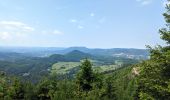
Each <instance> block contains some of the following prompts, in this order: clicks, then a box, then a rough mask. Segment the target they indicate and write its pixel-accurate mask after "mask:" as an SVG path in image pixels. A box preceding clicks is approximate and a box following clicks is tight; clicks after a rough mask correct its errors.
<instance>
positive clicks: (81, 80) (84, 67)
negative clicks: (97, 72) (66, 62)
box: [77, 59, 94, 91]
mask: <svg viewBox="0 0 170 100" xmlns="http://www.w3.org/2000/svg"><path fill="white" fill-rule="evenodd" d="M80 68H81V69H80V72H79V73H78V74H77V84H78V88H79V89H80V90H83V91H89V90H91V89H92V83H93V81H94V73H93V70H92V64H91V62H90V61H89V60H88V59H85V60H84V61H83V62H82V64H81V65H80Z"/></svg>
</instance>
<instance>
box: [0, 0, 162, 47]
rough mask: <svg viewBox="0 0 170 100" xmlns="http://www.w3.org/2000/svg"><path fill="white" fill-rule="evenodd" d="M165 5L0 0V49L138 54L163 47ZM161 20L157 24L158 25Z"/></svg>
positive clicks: (149, 0) (134, 0) (151, 1)
mask: <svg viewBox="0 0 170 100" xmlns="http://www.w3.org/2000/svg"><path fill="white" fill-rule="evenodd" d="M164 3H165V2H164V1H157V0H130V1H118V0H116V1H115V0H114V1H113V0H93V1H91V0H83V1H78V0H71V1H70V0H48V1H46V0H36V1H35V0H22V1H18V0H13V2H11V0H5V1H4V0H0V12H1V13H0V46H1V47H2V46H6V47H75V46H76V47H87V48H138V49H146V48H145V45H151V46H154V45H156V44H162V45H163V44H164V42H163V41H162V40H161V39H160V38H159V37H160V36H159V33H158V30H159V29H160V28H162V27H164V24H165V22H164V18H163V16H162V12H164V7H163V6H164ZM160 19H161V20H160Z"/></svg>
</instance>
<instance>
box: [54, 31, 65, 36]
mask: <svg viewBox="0 0 170 100" xmlns="http://www.w3.org/2000/svg"><path fill="white" fill-rule="evenodd" d="M53 34H55V35H61V34H63V32H61V31H59V30H54V31H53Z"/></svg>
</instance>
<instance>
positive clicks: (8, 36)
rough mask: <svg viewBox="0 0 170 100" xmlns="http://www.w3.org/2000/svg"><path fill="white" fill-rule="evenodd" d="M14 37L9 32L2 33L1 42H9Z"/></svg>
mask: <svg viewBox="0 0 170 100" xmlns="http://www.w3.org/2000/svg"><path fill="white" fill-rule="evenodd" d="M11 38H12V37H11V36H10V34H9V33H8V32H0V39H1V40H9V39H11Z"/></svg>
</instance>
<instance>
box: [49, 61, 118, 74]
mask: <svg viewBox="0 0 170 100" xmlns="http://www.w3.org/2000/svg"><path fill="white" fill-rule="evenodd" d="M80 64H81V62H58V63H55V64H53V66H52V69H51V74H67V73H69V72H70V71H71V70H72V69H73V68H75V67H78V66H79V65H80ZM118 67H119V66H118V65H100V66H98V65H93V69H94V70H96V71H98V72H106V71H110V70H115V69H117V68H118Z"/></svg>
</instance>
